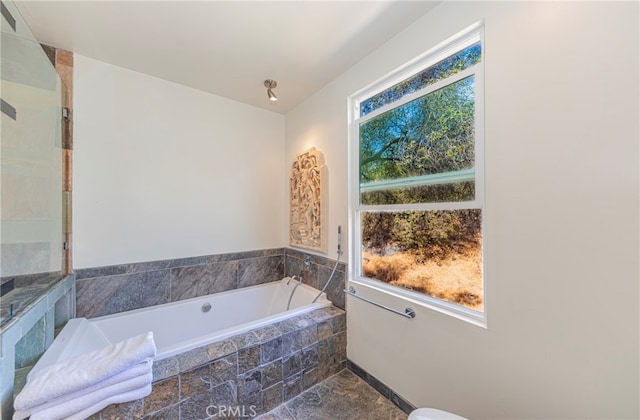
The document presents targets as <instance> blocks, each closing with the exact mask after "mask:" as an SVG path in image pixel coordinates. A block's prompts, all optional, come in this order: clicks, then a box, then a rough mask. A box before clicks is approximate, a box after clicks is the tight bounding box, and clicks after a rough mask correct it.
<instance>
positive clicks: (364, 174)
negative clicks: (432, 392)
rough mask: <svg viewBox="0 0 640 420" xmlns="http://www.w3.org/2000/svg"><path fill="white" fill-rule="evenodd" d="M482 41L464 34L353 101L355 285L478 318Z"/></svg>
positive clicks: (481, 299)
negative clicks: (389, 292) (364, 284)
mask: <svg viewBox="0 0 640 420" xmlns="http://www.w3.org/2000/svg"><path fill="white" fill-rule="evenodd" d="M481 42H482V41H481V32H480V29H478V28H475V29H472V30H468V31H466V33H465V34H463V35H460V36H458V37H456V39H454V40H451V41H449V42H447V43H445V44H443V45H441V46H439V47H438V48H437V49H435V50H434V51H432V52H430V53H428V54H426V55H425V56H424V57H421V58H419V59H418V60H416V61H415V62H413V63H411V64H410V65H408V66H405V67H404V68H401V69H399V70H398V71H396V72H394V73H393V74H392V75H390V76H389V77H387V78H385V79H384V80H382V81H380V82H378V83H376V84H375V85H374V86H371V87H369V88H367V89H365V90H364V91H362V92H360V93H357V94H355V95H353V96H352V97H351V98H350V99H351V106H352V108H351V110H352V116H351V120H350V123H351V135H350V141H351V142H352V143H353V144H352V149H351V150H352V159H351V162H350V166H351V167H350V175H351V180H352V185H351V197H352V203H351V204H352V206H351V207H352V209H353V212H352V215H351V217H352V223H351V225H352V226H353V228H354V230H353V232H352V235H353V236H352V237H353V245H354V247H353V248H354V258H353V264H354V268H355V269H354V280H355V281H362V282H368V283H370V284H374V285H378V286H381V285H384V286H381V288H382V289H384V290H389V291H393V292H399V291H400V292H399V293H400V294H401V295H406V296H408V297H412V298H418V299H421V300H422V301H424V302H425V303H428V304H432V305H435V306H439V307H441V308H444V309H447V310H452V311H454V312H456V311H457V312H459V313H463V314H467V315H468V314H471V315H472V317H473V316H474V315H475V317H476V318H483V316H482V313H483V312H484V292H483V289H484V284H483V259H482V216H483V202H484V196H483V195H484V194H483V160H482V155H483V152H482V150H483V148H482V134H483V133H482V131H483V130H482V124H481V123H482V43H481Z"/></svg>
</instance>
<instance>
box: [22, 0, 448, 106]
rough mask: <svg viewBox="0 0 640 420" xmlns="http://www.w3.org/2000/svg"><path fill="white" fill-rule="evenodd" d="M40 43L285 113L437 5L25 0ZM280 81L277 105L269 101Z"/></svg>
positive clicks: (28, 18) (25, 12)
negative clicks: (270, 89)
mask: <svg viewBox="0 0 640 420" xmlns="http://www.w3.org/2000/svg"><path fill="white" fill-rule="evenodd" d="M16 4H17V6H18V9H19V10H20V13H21V14H22V15H23V17H24V19H25V20H26V21H27V24H28V25H29V27H30V28H31V30H32V32H33V33H34V35H35V37H36V39H38V41H40V42H41V43H44V44H48V45H53V46H55V47H58V48H63V49H66V50H69V51H73V52H75V53H78V54H81V55H84V56H86V57H90V58H93V59H96V60H100V61H104V62H107V63H110V64H114V65H117V66H121V67H124V68H128V69H131V70H135V71H138V72H141V73H145V74H149V75H152V76H156V77H159V78H162V79H165V80H170V81H173V82H176V83H180V84H182V85H186V86H190V87H192V88H195V89H199V90H202V91H205V92H209V93H212V94H215V95H219V96H223V97H226V98H229V99H233V100H236V101H239V102H243V103H245V104H249V105H254V106H257V107H261V108H264V109H268V110H270V111H273V112H278V113H283V114H284V113H286V112H288V111H289V110H291V109H292V108H293V107H295V106H296V105H297V104H299V103H300V102H302V101H304V100H305V99H306V98H308V97H309V96H311V95H313V94H314V93H315V92H317V91H318V90H319V89H321V88H322V87H323V86H324V85H325V84H327V83H328V82H330V81H331V80H333V79H334V78H335V77H337V76H338V75H340V74H341V73H342V72H344V71H345V70H347V69H348V68H349V67H351V66H352V65H354V64H355V63H356V62H358V61H359V60H361V59H362V58H363V57H365V56H366V55H367V54H369V53H370V52H372V51H373V50H374V49H376V48H377V47H379V46H380V45H382V44H383V43H384V42H385V41H387V40H388V39H389V38H391V37H392V36H394V35H395V34H397V33H398V32H400V31H401V30H402V29H404V28H405V27H406V26H407V25H409V24H410V23H412V22H413V21H415V20H416V19H417V18H419V17H420V16H422V15H423V14H424V13H426V12H427V11H428V10H429V9H431V8H433V7H434V6H435V5H436V4H437V2H433V1H380V0H378V1H349V0H343V1H17V2H16ZM268 78H270V79H274V80H276V81H277V82H278V87H277V88H276V89H275V90H274V91H275V93H276V94H277V95H278V98H279V100H278V102H276V103H273V102H270V101H269V100H268V99H267V95H266V89H265V87H264V80H265V79H268Z"/></svg>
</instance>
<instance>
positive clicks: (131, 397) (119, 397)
mask: <svg viewBox="0 0 640 420" xmlns="http://www.w3.org/2000/svg"><path fill="white" fill-rule="evenodd" d="M149 394H151V384H149V385H145V386H143V387H140V388H138V389H134V390H132V391H129V392H123V393H122V394H116V395H112V396H110V397H108V398H105V399H103V400H101V401H100V402H98V403H96V404H94V405H92V406H91V407H87V408H85V409H84V410H82V411H79V412H77V413H71V414H69V415H65V416H62V417H53V416H51V413H48V412H40V413H34V414H33V415H32V416H31V418H30V420H54V419H62V418H65V419H66V420H86V419H87V418H88V417H90V416H91V415H92V414H95V413H97V412H98V411H100V410H102V409H103V408H105V407H107V406H108V405H111V404H120V403H124V402H128V401H135V400H139V399H141V398H144V397H146V396H148V395H149Z"/></svg>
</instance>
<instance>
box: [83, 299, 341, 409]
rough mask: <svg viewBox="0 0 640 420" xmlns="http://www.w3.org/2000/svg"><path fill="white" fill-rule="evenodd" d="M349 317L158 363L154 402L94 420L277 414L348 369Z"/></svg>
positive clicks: (320, 316)
mask: <svg viewBox="0 0 640 420" xmlns="http://www.w3.org/2000/svg"><path fill="white" fill-rule="evenodd" d="M346 357H347V354H346V315H345V313H344V311H342V310H341V309H338V308H336V307H334V306H330V307H327V308H322V309H317V310H315V311H313V312H310V313H308V314H305V315H299V316H297V317H294V318H291V319H287V320H284V321H281V322H278V323H275V324H272V325H268V326H266V327H263V328H258V329H255V330H252V331H249V332H248V333H245V334H241V335H237V336H234V337H231V338H229V339H226V340H223V341H219V342H216V343H213V344H210V345H207V346H203V347H199V348H196V349H193V350H190V351H188V352H185V353H183V354H179V355H177V356H174V357H170V358H168V359H164V360H160V361H157V362H155V363H154V367H153V377H154V382H153V389H152V392H151V395H149V396H148V397H146V398H143V399H141V400H136V401H133V402H129V403H124V404H115V405H111V406H109V407H107V408H105V409H104V410H102V411H101V412H100V413H97V414H95V415H94V416H92V417H91V419H93V420H100V419H104V420H106V419H112V418H145V419H172V420H174V419H175V420H178V419H182V420H187V419H206V418H210V416H208V415H207V412H206V409H207V407H209V406H216V407H219V406H225V407H236V406H245V407H246V413H249V410H250V407H251V406H253V411H255V415H259V414H261V413H265V412H267V411H269V410H272V409H274V408H276V407H277V406H279V405H281V404H282V403H283V402H286V401H288V400H290V399H292V398H294V397H295V396H297V395H299V394H300V393H302V392H304V391H305V390H307V389H309V388H311V387H312V386H314V385H316V384H318V383H319V382H321V381H323V380H324V379H326V378H328V377H329V376H331V375H333V374H335V373H337V372H340V371H342V370H343V369H345V367H346Z"/></svg>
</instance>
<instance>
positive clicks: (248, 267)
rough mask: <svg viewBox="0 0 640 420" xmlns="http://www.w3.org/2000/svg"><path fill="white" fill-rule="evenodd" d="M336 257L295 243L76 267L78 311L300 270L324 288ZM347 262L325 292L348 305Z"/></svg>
mask: <svg viewBox="0 0 640 420" xmlns="http://www.w3.org/2000/svg"><path fill="white" fill-rule="evenodd" d="M334 264H335V260H331V259H328V258H325V257H321V256H317V255H312V254H307V253H305V252H303V251H300V250H294V249H290V248H275V249H267V250H259V251H248V252H239V253H230V254H217V255H207V256H199V257H191V258H181V259H173V260H161V261H152V262H141V263H133V264H122V265H114V266H107V267H95V268H87V269H81V270H76V271H75V274H76V296H77V298H76V299H77V301H76V311H77V316H78V317H85V318H93V317H97V316H102V315H109V314H113V313H117V312H123V311H128V310H131V309H138V308H144V307H147V306H153V305H158V304H162V303H168V302H174V301H178V300H183V299H189V298H193V297H198V296H204V295H208V294H212V293H218V292H224V291H227V290H233V289H239V288H242V287H247V286H254V285H257V284H262V283H268V282H272V281H277V280H280V279H281V278H283V277H285V276H292V275H296V276H298V277H301V278H302V279H303V282H304V283H306V284H309V285H311V286H313V287H316V288H318V289H321V288H322V287H323V286H324V285H325V284H326V282H327V280H328V278H329V276H330V274H331V271H332V269H333V266H334ZM345 273H346V265H345V264H344V263H340V264H338V268H337V269H336V273H335V275H334V278H333V280H332V281H331V284H330V285H329V286H328V288H327V290H326V292H327V296H328V297H329V299H330V300H331V301H332V302H333V304H334V305H336V306H337V307H339V308H341V309H344V294H343V292H342V291H343V289H344V287H345V277H346V276H345Z"/></svg>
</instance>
